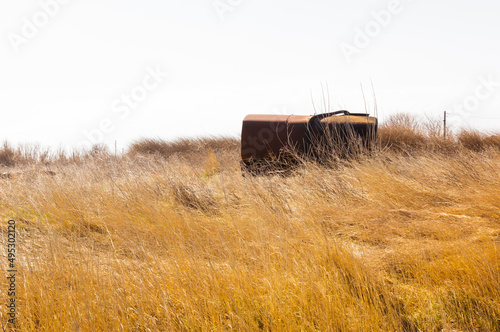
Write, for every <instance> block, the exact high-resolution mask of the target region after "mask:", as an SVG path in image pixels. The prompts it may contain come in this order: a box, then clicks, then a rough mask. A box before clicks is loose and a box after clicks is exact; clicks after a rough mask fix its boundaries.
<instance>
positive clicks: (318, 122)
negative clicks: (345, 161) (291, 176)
mask: <svg viewBox="0 0 500 332" xmlns="http://www.w3.org/2000/svg"><path fill="white" fill-rule="evenodd" d="M377 124H378V122H377V118H375V117H370V116H368V115H367V114H352V113H349V112H347V111H338V112H333V113H324V114H318V115H265V114H251V115H248V116H246V117H245V119H244V120H243V127H242V131H241V158H242V162H243V163H244V164H247V165H248V164H251V163H254V162H258V161H266V160H277V161H280V160H289V159H290V158H293V157H294V156H295V157H296V156H301V157H302V156H305V157H308V156H309V157H316V158H324V157H326V156H325V153H341V154H342V153H346V151H347V150H348V149H349V148H350V147H351V146H352V145H354V143H355V145H356V146H364V147H369V146H370V145H371V144H372V143H373V142H374V141H375V138H376V134H377Z"/></svg>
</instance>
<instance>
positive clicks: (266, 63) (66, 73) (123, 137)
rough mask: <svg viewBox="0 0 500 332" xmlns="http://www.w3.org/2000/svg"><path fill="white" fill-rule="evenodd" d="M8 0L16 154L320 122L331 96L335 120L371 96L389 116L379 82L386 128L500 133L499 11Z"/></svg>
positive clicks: (436, 6) (5, 39) (7, 127)
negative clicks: (262, 117) (446, 124)
mask: <svg viewBox="0 0 500 332" xmlns="http://www.w3.org/2000/svg"><path fill="white" fill-rule="evenodd" d="M0 1H1V2H0V36H1V40H2V41H1V42H0V110H1V115H2V117H1V121H0V140H2V141H4V140H8V141H9V142H11V143H13V144H17V143H41V144H43V145H50V146H54V147H58V146H64V147H69V146H71V147H76V146H78V145H79V144H81V143H82V142H88V141H92V140H95V141H98V140H100V139H102V141H103V142H104V143H106V144H108V145H109V146H112V145H113V144H114V141H115V140H116V141H118V145H119V146H120V147H126V146H127V145H128V144H130V142H132V141H133V140H136V139H138V138H141V137H161V138H164V139H175V138H178V137H193V136H206V135H233V136H237V135H239V133H240V130H241V121H242V119H243V117H244V116H245V115H246V114H249V113H282V114H313V113H314V109H313V105H312V102H311V96H312V99H313V100H314V101H315V102H316V103H317V104H318V105H319V104H321V103H322V86H323V88H324V90H326V86H327V85H328V90H329V93H328V95H329V99H330V109H329V110H337V109H348V110H350V111H353V112H364V109H365V107H364V102H363V96H362V93H361V87H360V85H361V84H363V86H364V88H365V93H366V96H367V102H368V103H369V104H370V106H369V107H370V109H373V106H372V105H373V99H372V97H371V96H372V93H371V88H370V81H372V82H373V84H374V86H375V91H376V97H377V105H378V110H379V117H380V118H381V120H382V121H383V120H384V118H387V116H389V115H390V114H393V113H396V112H401V111H403V112H409V113H416V114H427V115H430V116H436V117H442V114H443V111H444V110H447V111H448V112H450V113H451V114H450V119H449V120H450V123H452V124H453V125H455V126H459V125H461V126H472V127H474V128H480V129H485V130H499V129H500V68H499V67H500V19H499V15H500V2H498V1H492V0H475V1H471V0H433V1H431V0H399V1H398V0H375V1H374V0H349V1H347V0H345V1H332V0H329V1H327V0H308V1H306V0H302V1H299V0H273V1H270V0H267V1H264V0H171V1H160V0H141V1H138V0H64V1H63V0H40V1H33V0H29V1H28V0H16V1H11V0H0ZM389 10H392V12H393V13H391V14H390V16H387V13H388V11H389ZM47 13H48V14H47ZM373 13H380V14H379V15H378V16H379V18H378V21H377V19H376V18H375V16H376V15H374V14H373ZM382 21H383V22H382ZM380 22H381V23H380ZM360 31H362V33H363V34H365V33H366V31H368V35H369V36H368V37H366V36H360ZM346 45H349V46H346ZM354 48H356V53H353V54H352V56H351V57H350V60H351V61H347V57H346V56H345V54H344V53H345V50H346V49H348V50H350V51H353V49H354ZM342 49H344V51H342ZM155 70H159V71H161V72H164V73H168V76H167V77H166V78H163V76H160V77H158V81H159V82H160V83H159V84H158V83H157V82H156V81H154V80H153V79H152V78H149V77H148V75H150V74H149V72H151V71H155ZM161 75H163V74H161ZM144 80H146V82H147V84H148V87H149V89H150V91H147V90H145V89H144V87H143V81H144ZM497 82H498V83H497ZM133 91H135V93H136V97H132V98H139V99H138V100H140V102H137V103H135V104H134V107H133V108H132V107H130V106H126V105H127V104H125V103H124V102H123V101H122V99H121V98H123V97H124V96H125V97H126V96H127V95H130V94H131V93H133ZM144 91H147V92H146V94H145V95H142V94H141V93H142V92H144ZM325 94H326V91H325ZM132 102H133V100H132ZM318 105H317V110H318V111H322V110H324V107H318ZM100 126H101V128H100ZM103 130H104V131H103ZM97 131H99V132H97ZM85 133H87V136H86V135H85ZM89 137H90V138H89Z"/></svg>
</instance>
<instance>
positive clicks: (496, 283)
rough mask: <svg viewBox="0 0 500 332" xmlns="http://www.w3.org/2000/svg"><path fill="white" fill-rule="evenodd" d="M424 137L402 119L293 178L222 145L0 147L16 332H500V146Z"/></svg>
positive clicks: (459, 137)
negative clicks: (12, 246)
mask: <svg viewBox="0 0 500 332" xmlns="http://www.w3.org/2000/svg"><path fill="white" fill-rule="evenodd" d="M408 121H409V122H408ZM436 128H437V127H433V126H429V125H425V124H422V123H421V122H415V121H414V120H412V119H411V117H409V116H407V115H398V116H396V117H394V118H393V119H391V121H389V122H388V123H387V124H386V125H385V126H383V127H382V128H380V132H379V134H380V135H379V143H380V144H379V149H377V151H375V152H373V153H371V155H370V156H365V157H359V158H356V159H355V160H350V161H345V162H338V163H337V164H336V165H335V167H327V166H325V165H317V164H314V163H307V162H306V163H304V164H303V165H301V166H300V167H298V168H295V169H294V170H293V172H292V173H291V174H290V175H289V176H287V177H282V176H257V177H248V176H247V177H242V176H241V172H240V168H239V150H238V148H239V145H238V140H237V139H231V138H211V139H199V140H193V141H190V140H183V141H179V142H174V143H168V142H162V141H160V140H149V141H148V140H143V141H139V142H137V143H135V144H133V145H132V146H131V148H130V151H129V153H128V154H126V155H122V156H114V155H112V154H110V153H109V152H107V151H106V150H105V149H102V148H99V149H94V151H90V152H88V153H81V154H79V155H73V156H70V157H68V156H64V155H63V154H61V153H55V154H50V153H41V154H40V153H33V151H32V153H31V154H26V153H25V152H23V151H24V150H23V149H19V148H13V147H10V146H8V145H5V146H4V147H3V149H2V150H1V151H0V165H2V166H1V168H0V172H2V173H9V174H11V175H12V176H10V177H8V178H7V177H6V178H3V179H0V207H1V209H0V214H1V218H2V220H4V222H5V225H6V224H7V220H8V219H11V218H13V219H15V220H16V221H17V225H18V238H17V243H18V249H19V252H18V256H17V262H18V269H19V273H18V277H17V287H18V293H19V297H18V302H19V304H18V305H19V306H18V310H19V312H18V324H17V325H16V326H15V328H17V329H18V330H20V331H35V330H36V331H179V330H180V331H182V330H185V331H191V330H199V331H213V330H215V331H222V330H247V331H254V330H264V331H500V143H499V142H500V139H499V137H498V136H494V135H485V134H482V133H479V132H474V131H462V132H460V133H458V134H452V133H449V135H448V139H446V140H445V139H443V138H442V137H441V136H440V134H439V133H438V132H437V131H436ZM25 150H26V149H25ZM28 150H29V149H28ZM35 150H36V149H35ZM330 166H331V165H330ZM48 171H50V172H48ZM1 229H2V236H3V243H5V242H6V239H5V237H6V226H5V227H4V226H2V228H1ZM2 259H3V260H4V262H6V257H5V250H3V251H2ZM2 264H4V263H2ZM2 266H3V265H2ZM0 288H1V289H2V293H1V294H2V299H0V300H2V301H3V302H4V303H6V301H7V299H6V297H5V292H4V290H6V289H7V281H6V279H5V278H2V279H1V282H0ZM5 312H6V311H5V306H3V307H2V317H1V323H2V326H3V327H5V328H6V327H8V326H9V325H6V321H7V317H6V315H5Z"/></svg>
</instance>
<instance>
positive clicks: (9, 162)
mask: <svg viewBox="0 0 500 332" xmlns="http://www.w3.org/2000/svg"><path fill="white" fill-rule="evenodd" d="M16 155H17V154H16V152H15V151H14V150H13V149H12V148H11V147H10V146H9V145H8V144H7V143H4V145H3V147H2V148H1V149H0V165H2V166H7V167H9V166H14V165H15V163H16V159H17V158H16V157H17V156H16Z"/></svg>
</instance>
